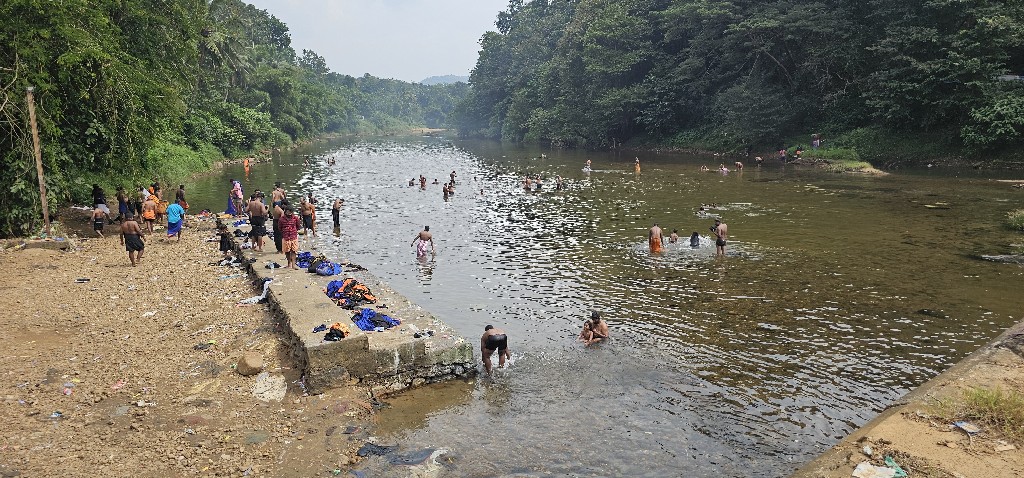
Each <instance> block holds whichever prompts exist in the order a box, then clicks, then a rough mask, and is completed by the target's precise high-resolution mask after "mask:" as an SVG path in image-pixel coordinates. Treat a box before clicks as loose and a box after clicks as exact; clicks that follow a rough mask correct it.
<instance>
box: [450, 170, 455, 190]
mask: <svg viewBox="0 0 1024 478" xmlns="http://www.w3.org/2000/svg"><path fill="white" fill-rule="evenodd" d="M448 176H449V177H450V178H452V186H454V185H455V176H456V175H455V170H454V169H453V170H452V173H451V174H449V175H448Z"/></svg>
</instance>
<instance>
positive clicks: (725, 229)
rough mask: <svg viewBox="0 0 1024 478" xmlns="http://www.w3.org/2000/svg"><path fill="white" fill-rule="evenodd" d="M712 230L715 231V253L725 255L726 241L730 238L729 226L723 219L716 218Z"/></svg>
mask: <svg viewBox="0 0 1024 478" xmlns="http://www.w3.org/2000/svg"><path fill="white" fill-rule="evenodd" d="M711 232H713V233H715V254H716V255H719V256H724V255H725V241H726V239H728V238H729V226H727V225H725V223H723V222H722V220H721V219H715V225H714V226H711Z"/></svg>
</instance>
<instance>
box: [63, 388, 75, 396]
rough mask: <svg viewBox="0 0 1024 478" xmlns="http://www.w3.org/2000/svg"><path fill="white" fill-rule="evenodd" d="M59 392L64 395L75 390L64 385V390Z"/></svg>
mask: <svg viewBox="0 0 1024 478" xmlns="http://www.w3.org/2000/svg"><path fill="white" fill-rule="evenodd" d="M61 393H63V394H64V395H71V394H72V393H75V391H74V389H72V388H71V387H64V391H63V392H61Z"/></svg>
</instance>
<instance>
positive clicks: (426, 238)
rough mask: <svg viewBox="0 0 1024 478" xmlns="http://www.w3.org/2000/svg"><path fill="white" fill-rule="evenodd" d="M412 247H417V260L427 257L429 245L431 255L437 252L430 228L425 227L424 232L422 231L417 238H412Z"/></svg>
mask: <svg viewBox="0 0 1024 478" xmlns="http://www.w3.org/2000/svg"><path fill="white" fill-rule="evenodd" d="M417 241H419V242H417ZM412 245H415V246H416V257H417V258H422V257H427V251H428V248H427V246H428V245H429V246H430V248H429V251H430V252H431V253H433V252H435V251H434V235H433V234H431V233H430V226H423V230H422V231H420V233H419V234H417V235H416V237H414V238H412V244H410V246H412Z"/></svg>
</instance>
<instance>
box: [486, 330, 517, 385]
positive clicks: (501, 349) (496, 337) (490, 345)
mask: <svg viewBox="0 0 1024 478" xmlns="http://www.w3.org/2000/svg"><path fill="white" fill-rule="evenodd" d="M495 350H497V351H498V368H505V359H508V358H511V357H512V355H511V354H510V353H509V351H508V335H506V334H505V331H504V330H501V329H499V328H496V327H494V326H493V325H488V326H487V327H484V335H483V336H481V337H480V354H481V355H482V356H483V362H484V369H485V370H487V374H488V375H490V374H491V355H492V354H494V351H495Z"/></svg>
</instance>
